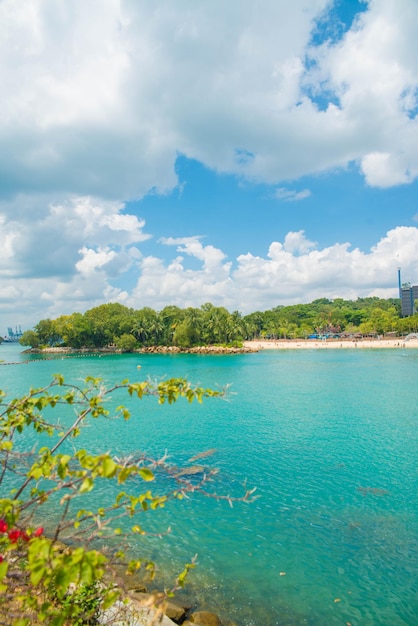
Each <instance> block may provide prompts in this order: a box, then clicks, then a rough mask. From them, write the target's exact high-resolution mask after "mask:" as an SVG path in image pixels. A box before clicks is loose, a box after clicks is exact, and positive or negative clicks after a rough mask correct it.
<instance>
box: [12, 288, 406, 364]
mask: <svg viewBox="0 0 418 626" xmlns="http://www.w3.org/2000/svg"><path fill="white" fill-rule="evenodd" d="M417 329H418V315H417V314H415V315H413V316H411V317H406V318H403V317H401V310H400V301H399V300H398V299H396V298H391V299H381V298H377V297H369V298H358V299H357V300H343V299H342V298H336V299H334V300H328V299H326V298H320V299H318V300H314V301H313V302H311V303H309V304H295V305H290V306H277V307H275V308H273V309H270V310H268V311H256V312H253V313H250V314H248V315H242V314H241V313H240V312H239V311H233V312H232V313H230V312H229V311H228V310H227V309H226V308H224V307H217V306H214V305H213V304H210V303H206V304H203V305H202V306H201V307H200V308H194V307H188V308H184V309H182V308H179V307H177V306H166V307H164V308H163V309H162V310H161V311H155V310H153V309H152V308H149V307H144V308H142V309H139V310H136V309H133V308H129V307H126V306H124V305H122V304H120V303H108V304H102V305H100V306H97V307H94V308H92V309H89V310H88V311H86V312H85V313H72V314H71V315H61V316H59V317H58V318H56V319H55V320H51V319H43V320H40V321H39V322H38V323H37V324H36V325H35V327H34V329H33V330H28V331H26V332H24V333H23V336H22V337H21V339H20V343H21V344H22V345H24V346H31V347H32V348H39V347H44V348H45V347H52V346H67V347H70V348H75V349H78V348H91V349H100V348H103V347H105V346H114V347H115V348H116V349H118V350H120V351H122V352H132V351H134V350H136V349H140V348H144V347H147V346H178V347H180V348H185V349H187V348H191V347H193V346H202V345H203V346H205V345H206V346H207V345H240V344H241V343H242V342H243V341H244V340H251V339H307V338H309V337H310V336H312V335H315V334H316V335H326V336H337V337H340V336H344V335H346V336H348V335H353V334H361V335H363V336H376V335H386V334H388V333H393V334H399V335H405V334H408V333H409V332H413V331H416V330H417Z"/></svg>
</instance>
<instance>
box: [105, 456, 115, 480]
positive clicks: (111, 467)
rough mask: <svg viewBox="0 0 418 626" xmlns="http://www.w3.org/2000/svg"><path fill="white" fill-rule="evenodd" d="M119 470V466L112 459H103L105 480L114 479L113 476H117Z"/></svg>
mask: <svg viewBox="0 0 418 626" xmlns="http://www.w3.org/2000/svg"><path fill="white" fill-rule="evenodd" d="M117 469H118V466H117V465H116V463H115V462H114V461H113V460H112V459H111V458H110V457H106V458H104V459H103V461H102V472H103V476H104V477H105V478H113V476H114V475H115V474H116V470H117Z"/></svg>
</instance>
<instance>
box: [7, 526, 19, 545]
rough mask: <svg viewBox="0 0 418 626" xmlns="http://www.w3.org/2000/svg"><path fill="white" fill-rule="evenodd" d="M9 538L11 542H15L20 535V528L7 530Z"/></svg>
mask: <svg viewBox="0 0 418 626" xmlns="http://www.w3.org/2000/svg"><path fill="white" fill-rule="evenodd" d="M8 536H9V539H10V541H11V542H12V543H16V542H17V540H18V539H19V537H21V536H22V532H21V531H20V530H17V529H15V530H9V533H8Z"/></svg>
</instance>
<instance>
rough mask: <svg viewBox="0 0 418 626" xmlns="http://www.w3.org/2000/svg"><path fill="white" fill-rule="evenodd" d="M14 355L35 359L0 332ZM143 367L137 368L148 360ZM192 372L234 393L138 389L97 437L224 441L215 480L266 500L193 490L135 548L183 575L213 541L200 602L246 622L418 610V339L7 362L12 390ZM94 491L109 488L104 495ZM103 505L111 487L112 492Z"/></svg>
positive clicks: (128, 445) (369, 622)
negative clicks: (415, 342)
mask: <svg viewBox="0 0 418 626" xmlns="http://www.w3.org/2000/svg"><path fill="white" fill-rule="evenodd" d="M0 359H3V360H4V361H6V362H7V361H9V362H11V361H14V362H15V363H19V362H20V361H23V360H25V359H27V357H26V356H25V355H22V354H21V353H20V347H18V346H10V345H2V346H0ZM138 364H140V365H141V369H140V370H138V369H137V365H138ZM57 372H60V373H62V374H63V375H64V376H65V378H66V380H68V381H72V382H77V381H79V380H81V379H82V378H83V377H85V376H87V375H93V376H101V377H102V378H103V379H104V380H105V381H106V382H108V383H109V384H111V383H113V382H117V381H120V380H122V379H124V378H129V379H130V380H131V381H134V380H139V379H141V380H142V379H144V378H147V377H148V376H149V377H151V378H157V379H164V378H168V377H172V376H182V377H183V376H184V377H187V378H188V379H189V380H191V381H192V382H194V383H198V384H202V385H203V386H208V387H213V388H217V387H224V386H225V385H227V384H228V385H230V387H229V392H228V399H227V401H224V400H207V401H205V402H204V403H203V404H202V405H197V404H192V405H188V404H187V403H186V402H179V403H177V404H176V405H174V406H163V407H161V406H158V405H157V404H156V402H155V401H153V400H151V399H147V400H145V401H142V402H139V401H135V402H133V401H131V400H129V399H128V397H126V401H127V404H129V406H130V407H131V409H132V411H133V417H132V418H131V420H130V421H129V422H126V423H125V422H122V421H120V422H119V421H118V422H109V421H106V420H104V421H103V422H101V423H99V422H94V424H92V425H91V426H90V427H89V428H88V429H86V432H85V433H83V437H85V443H83V446H88V447H89V448H90V449H92V450H93V451H96V450H100V449H105V450H110V451H112V452H113V453H115V454H118V455H121V454H129V453H134V452H135V451H138V450H146V451H147V452H149V453H150V454H153V455H162V454H163V453H164V452H165V451H168V453H169V455H170V461H171V462H173V463H175V464H181V463H182V462H184V461H185V460H187V459H188V458H190V457H191V456H193V455H195V454H198V453H199V452H202V451H205V450H207V449H210V448H215V449H216V452H215V453H214V454H213V456H212V457H209V458H208V459H205V461H204V462H205V463H211V464H212V465H213V466H215V467H217V468H219V470H220V473H219V478H218V481H217V484H216V489H217V491H218V492H219V493H223V494H229V493H232V494H239V493H241V490H242V488H243V487H242V485H243V484H245V485H247V486H248V487H256V488H257V491H256V494H257V495H258V499H257V500H255V502H253V503H251V504H245V503H237V504H235V505H234V507H233V508H231V507H230V506H229V505H228V504H227V503H226V502H218V501H215V500H213V499H208V498H204V497H193V498H191V499H190V500H185V501H182V502H173V503H171V504H170V505H169V506H168V507H167V508H166V509H164V510H162V511H158V512H157V513H152V514H151V515H148V514H144V517H143V519H141V520H140V523H141V525H142V526H143V527H144V528H145V529H147V530H150V531H151V532H153V533H162V532H164V530H165V529H166V528H167V527H168V526H170V527H171V532H170V533H169V535H168V536H165V537H163V538H162V539H160V538H157V537H145V538H142V537H140V538H139V539H138V540H137V542H136V543H131V545H130V550H131V551H132V552H133V553H135V554H138V555H144V554H145V555H147V556H149V557H151V558H153V559H154V560H155V562H156V563H157V565H158V566H159V569H160V575H159V577H158V578H157V582H158V580H160V583H161V584H169V582H170V580H172V577H174V576H175V574H176V573H178V572H179V571H181V569H182V564H183V563H185V562H188V561H189V560H190V558H191V557H192V556H193V555H194V554H196V553H197V554H198V565H197V567H196V569H195V570H194V571H193V572H192V574H191V576H190V579H189V583H188V585H187V587H186V590H185V591H184V592H182V594H181V596H180V597H182V596H184V598H185V599H186V600H191V599H192V600H193V601H196V602H197V603H198V604H199V606H202V605H203V606H204V607H205V608H207V609H208V610H213V611H215V612H217V613H218V614H219V615H220V616H221V617H222V619H224V620H225V623H228V620H231V621H233V622H234V623H235V624H237V625H238V626H275V625H281V626H283V625H294V626H300V625H309V626H333V625H347V624H351V625H352V626H375V625H378V626H386V625H387V626H389V625H390V626H416V625H417V624H418V502H417V493H418V470H417V461H418V445H417V444H418V428H417V427H418V402H417V391H416V389H417V381H418V351H416V350H403V349H401V348H400V349H399V350H370V351H367V350H335V351H333V350H306V351H303V350H300V351H265V352H260V353H256V354H248V355H234V356H231V355H228V356H200V355H171V356H162V355H112V356H106V357H102V358H98V357H82V358H70V359H61V358H57V359H54V360H42V361H39V360H30V361H29V362H28V363H22V364H7V365H0V388H2V389H4V390H6V391H7V392H8V393H10V395H12V396H13V395H15V394H16V393H23V392H24V391H26V390H27V389H28V388H29V386H33V387H38V386H41V385H43V384H46V383H48V382H49V381H50V380H51V377H52V375H53V374H54V373H57ZM91 495H92V497H94V492H93V494H91ZM96 498H97V499H98V500H97V504H98V502H99V501H100V502H101V503H102V502H103V499H105V498H106V493H100V492H99V493H98V494H97V496H96Z"/></svg>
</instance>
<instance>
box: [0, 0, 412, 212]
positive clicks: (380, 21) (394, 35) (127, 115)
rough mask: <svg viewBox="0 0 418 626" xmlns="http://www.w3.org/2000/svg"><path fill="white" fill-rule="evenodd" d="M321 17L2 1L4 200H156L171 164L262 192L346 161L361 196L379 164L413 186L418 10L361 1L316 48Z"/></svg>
mask: <svg viewBox="0 0 418 626" xmlns="http://www.w3.org/2000/svg"><path fill="white" fill-rule="evenodd" d="M329 4H330V3H329V1H328V0H294V1H293V2H292V3H289V2H287V1H286V0H265V2H264V3H263V11H260V10H258V5H257V4H256V3H254V1H253V0H230V2H228V4H227V5H225V4H223V3H213V2H209V1H203V2H199V3H195V2H193V1H192V0H186V2H183V3H181V5H179V4H177V3H173V2H170V1H169V0H162V2H159V3H158V6H157V5H155V4H153V3H149V2H144V1H138V2H133V1H132V0H124V1H122V2H121V1H120V0H109V1H108V2H106V3H103V2H101V0H92V1H91V2H88V3H86V2H84V0H74V1H73V2H71V3H57V2H55V1H54V0H46V1H44V0H25V1H22V2H20V3H16V2H15V1H14V0H4V1H3V2H1V3H0V35H1V36H0V58H1V63H0V81H1V84H2V94H3V96H2V98H1V101H0V112H1V115H0V139H1V142H2V147H3V149H2V153H1V155H0V176H1V178H2V180H4V181H5V184H2V186H1V189H2V193H3V194H5V195H7V196H9V197H10V195H14V194H16V193H17V192H20V193H22V192H24V193H34V192H42V191H43V192H45V191H48V192H51V191H52V190H53V191H58V192H60V193H66V192H68V190H70V191H71V193H73V194H78V195H93V196H102V197H107V198H113V199H116V198H124V199H125V200H128V199H132V198H139V197H141V196H143V195H144V194H146V193H147V192H148V191H149V190H150V189H155V190H157V191H159V192H161V193H164V192H166V191H168V190H170V189H172V188H173V187H175V186H176V185H177V184H178V180H177V176H176V173H175V169H174V163H175V160H176V157H177V155H178V154H179V153H181V154H185V155H186V156H188V157H190V158H195V159H198V160H199V161H201V162H202V163H204V164H205V165H207V166H208V167H211V168H213V169H215V170H217V171H223V172H230V173H234V174H238V175H240V176H243V177H247V178H248V179H250V180H258V181H263V182H268V183H277V182H278V181H280V180H285V179H291V178H297V177H299V176H301V175H304V174H308V173H313V172H319V171H323V170H325V169H328V168H332V167H341V166H345V165H347V163H349V162H350V161H353V160H354V161H358V162H359V163H362V168H363V171H364V173H365V176H366V180H367V182H368V183H369V184H371V185H380V182H381V176H379V174H376V175H375V176H374V175H373V174H372V173H370V169H372V170H375V169H376V167H378V166H377V165H375V167H373V164H372V165H370V158H371V159H372V160H373V157H372V156H371V157H369V158H368V155H373V154H375V153H376V154H378V153H382V154H386V153H388V154H390V155H392V156H393V159H394V160H395V162H396V168H397V169H399V168H401V169H402V167H403V168H404V177H403V178H402V177H401V182H407V181H408V180H412V179H414V178H415V177H416V175H417V166H418V154H417V149H416V146H417V144H418V142H417V132H418V130H417V124H416V117H415V116H416V110H417V84H418V67H417V61H416V55H415V54H414V50H415V36H416V24H417V22H418V5H417V3H416V2H415V0H379V1H377V0H370V1H369V3H368V6H367V10H366V11H364V12H363V13H362V14H361V16H360V17H359V18H358V19H357V21H356V23H355V24H354V26H353V27H352V28H351V30H350V31H348V32H347V33H346V34H345V36H344V37H343V38H342V39H341V40H339V41H337V42H334V41H331V42H327V41H326V42H325V43H323V45H321V46H314V45H313V44H312V43H311V36H312V32H313V30H314V28H315V23H316V20H318V19H319V18H320V16H321V14H322V12H323V11H324V10H325V9H326V8H327V7H328V6H329ZM92 24H94V27H92ZM213 33H216V37H214V36H213ZM306 59H309V64H308V65H307V64H306V62H305V60H306ZM318 98H319V99H321V98H322V100H323V101H324V103H325V105H324V104H322V105H321V106H320V105H319V99H318ZM243 155H244V156H245V158H243ZM364 159H365V160H364ZM406 172H408V173H406ZM399 177H400V172H399V173H398V174H397V175H393V176H392V177H389V178H388V177H386V176H385V180H386V181H388V180H393V181H394V183H395V184H397V182H398V181H399V179H400V178H399ZM386 184H388V183H386ZM279 193H280V192H279ZM302 193H303V192H302ZM295 199H296V198H295Z"/></svg>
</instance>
